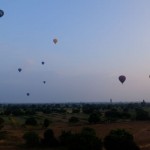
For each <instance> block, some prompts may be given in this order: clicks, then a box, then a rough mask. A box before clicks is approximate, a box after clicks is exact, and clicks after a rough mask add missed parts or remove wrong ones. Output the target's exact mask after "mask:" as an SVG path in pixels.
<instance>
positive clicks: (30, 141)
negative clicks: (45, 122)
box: [23, 132, 39, 147]
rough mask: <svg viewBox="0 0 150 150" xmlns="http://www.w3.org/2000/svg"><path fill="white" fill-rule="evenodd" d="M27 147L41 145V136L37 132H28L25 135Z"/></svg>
mask: <svg viewBox="0 0 150 150" xmlns="http://www.w3.org/2000/svg"><path fill="white" fill-rule="evenodd" d="M23 139H24V140H25V142H26V145H27V146H29V147H36V146H38V145H39V136H38V134H36V133H35V132H27V133H25V134H24V135H23Z"/></svg>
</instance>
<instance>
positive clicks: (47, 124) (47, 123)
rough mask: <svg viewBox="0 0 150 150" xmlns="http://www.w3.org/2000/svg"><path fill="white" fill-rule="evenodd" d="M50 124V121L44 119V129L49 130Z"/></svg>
mask: <svg viewBox="0 0 150 150" xmlns="http://www.w3.org/2000/svg"><path fill="white" fill-rule="evenodd" d="M49 124H50V121H49V120H48V119H44V123H43V127H45V128H47V127H48V126H49Z"/></svg>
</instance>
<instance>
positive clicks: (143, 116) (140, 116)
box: [135, 108, 150, 120]
mask: <svg viewBox="0 0 150 150" xmlns="http://www.w3.org/2000/svg"><path fill="white" fill-rule="evenodd" d="M135 111H136V119H137V120H149V119H150V117H149V113H148V112H147V111H145V110H143V109H140V108H137V109H136V110H135Z"/></svg>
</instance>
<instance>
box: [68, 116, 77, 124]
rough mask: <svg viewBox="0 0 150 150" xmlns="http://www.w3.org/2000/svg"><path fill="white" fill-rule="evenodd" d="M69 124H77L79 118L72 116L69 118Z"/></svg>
mask: <svg viewBox="0 0 150 150" xmlns="http://www.w3.org/2000/svg"><path fill="white" fill-rule="evenodd" d="M69 122H70V123H77V122H79V118H77V117H74V116H72V117H71V118H69Z"/></svg>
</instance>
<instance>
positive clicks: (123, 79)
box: [119, 75, 126, 84]
mask: <svg viewBox="0 0 150 150" xmlns="http://www.w3.org/2000/svg"><path fill="white" fill-rule="evenodd" d="M125 80H126V77H125V76H124V75H121V76H119V81H120V82H121V83H122V84H123V83H124V81H125Z"/></svg>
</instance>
